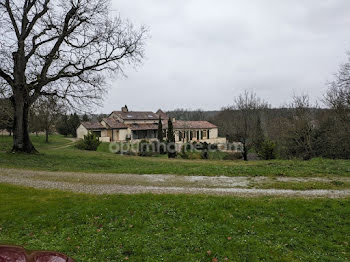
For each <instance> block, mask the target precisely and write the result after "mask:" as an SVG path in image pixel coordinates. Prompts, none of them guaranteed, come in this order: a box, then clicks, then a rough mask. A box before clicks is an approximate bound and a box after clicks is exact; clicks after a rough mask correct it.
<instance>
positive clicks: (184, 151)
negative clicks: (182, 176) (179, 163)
mask: <svg viewBox="0 0 350 262" xmlns="http://www.w3.org/2000/svg"><path fill="white" fill-rule="evenodd" d="M189 152H191V144H189V143H185V144H183V145H182V147H181V152H180V154H179V155H180V157H181V158H182V159H189Z"/></svg>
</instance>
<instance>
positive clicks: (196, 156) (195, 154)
mask: <svg viewBox="0 0 350 262" xmlns="http://www.w3.org/2000/svg"><path fill="white" fill-rule="evenodd" d="M187 156H188V159H190V160H198V159H201V158H202V157H201V154H200V153H198V152H190V153H187Z"/></svg>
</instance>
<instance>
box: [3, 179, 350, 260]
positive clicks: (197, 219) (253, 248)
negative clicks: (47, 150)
mask: <svg viewBox="0 0 350 262" xmlns="http://www.w3.org/2000/svg"><path fill="white" fill-rule="evenodd" d="M349 217H350V199H341V200H331V199H315V200H305V199H283V198H251V199H249V198H248V199H244V198H231V197H206V196H183V195H177V196H172V195H115V196H88V195H78V194H71V193H64V192H54V191H39V190H33V189H24V188H20V187H14V186H5V185H0V242H1V243H5V244H16V245H23V246H25V247H26V248H29V249H49V250H56V251H60V252H64V253H67V254H68V255H70V256H72V257H74V258H75V259H76V260H77V261H98V262H101V261H122V260H124V259H126V258H127V259H128V260H129V261H212V259H213V258H217V259H218V261H225V258H227V259H229V261H258V260H264V261H348V260H349V259H350V247H349V243H350V234H349V232H350V220H349Z"/></svg>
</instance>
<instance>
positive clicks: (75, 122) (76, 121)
mask: <svg viewBox="0 0 350 262" xmlns="http://www.w3.org/2000/svg"><path fill="white" fill-rule="evenodd" d="M68 126H69V134H70V135H72V136H73V137H77V128H78V127H79V126H80V118H79V116H78V115H77V114H76V113H74V114H73V115H71V116H70V117H69V119H68Z"/></svg>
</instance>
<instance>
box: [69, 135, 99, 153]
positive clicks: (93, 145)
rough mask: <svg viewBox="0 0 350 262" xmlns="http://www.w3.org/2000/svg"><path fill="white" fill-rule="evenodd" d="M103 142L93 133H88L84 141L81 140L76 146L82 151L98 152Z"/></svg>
mask: <svg viewBox="0 0 350 262" xmlns="http://www.w3.org/2000/svg"><path fill="white" fill-rule="evenodd" d="M100 144H101V142H100V141H99V140H98V138H97V137H96V136H95V135H94V134H93V133H88V134H87V135H86V136H84V139H82V140H79V141H78V143H77V144H76V145H75V147H76V148H78V149H80V150H88V151H96V150H97V148H98V147H99V145H100Z"/></svg>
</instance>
